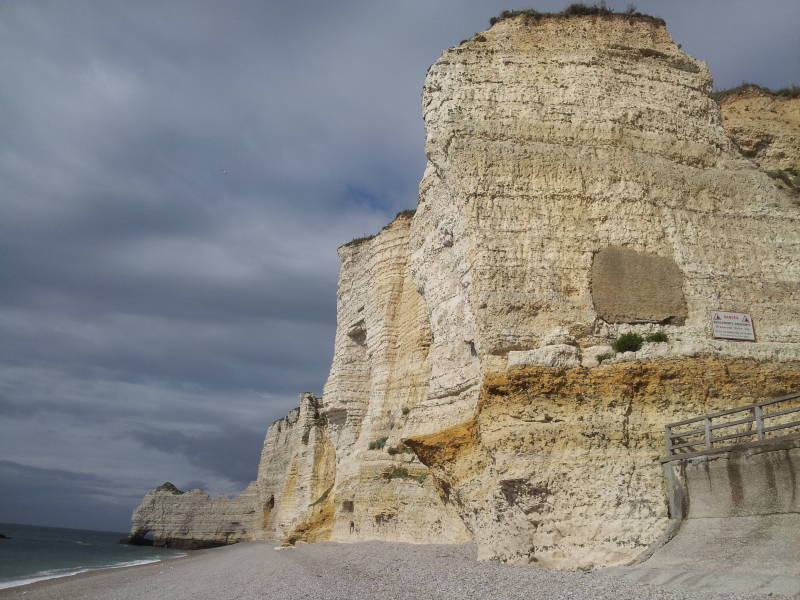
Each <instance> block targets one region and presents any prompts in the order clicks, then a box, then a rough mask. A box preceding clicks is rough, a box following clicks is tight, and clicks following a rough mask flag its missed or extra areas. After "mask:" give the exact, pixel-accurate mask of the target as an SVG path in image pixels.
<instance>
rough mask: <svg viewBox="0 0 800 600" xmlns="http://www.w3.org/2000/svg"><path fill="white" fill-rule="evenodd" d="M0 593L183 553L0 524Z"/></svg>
mask: <svg viewBox="0 0 800 600" xmlns="http://www.w3.org/2000/svg"><path fill="white" fill-rule="evenodd" d="M0 534H2V535H4V536H6V537H7V539H0V589H6V588H12V587H18V586H21V585H27V584H29V583H36V582H37V581H45V580H47V579H56V578H59V577H70V576H72V575H77V574H79V573H86V572H88V571H97V570H100V569H116V568H120V567H132V566H136V565H145V564H148V563H155V562H159V561H161V560H165V559H170V558H178V557H180V556H186V553H185V552H179V551H175V550H168V549H165V548H153V547H150V546H129V545H127V544H120V543H119V541H120V540H121V539H122V538H124V537H125V536H126V535H127V534H125V533H117V532H113V531H94V530H89V529H68V528H64V527H44V526H40V525H23V524H18V523H0Z"/></svg>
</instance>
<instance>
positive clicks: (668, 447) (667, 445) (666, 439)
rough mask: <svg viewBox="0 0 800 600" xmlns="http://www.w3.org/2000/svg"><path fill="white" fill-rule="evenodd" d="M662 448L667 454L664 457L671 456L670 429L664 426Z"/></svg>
mask: <svg viewBox="0 0 800 600" xmlns="http://www.w3.org/2000/svg"><path fill="white" fill-rule="evenodd" d="M664 447H665V450H666V451H667V453H666V454H665V455H664V456H668V457H669V456H672V428H671V427H670V426H669V425H664Z"/></svg>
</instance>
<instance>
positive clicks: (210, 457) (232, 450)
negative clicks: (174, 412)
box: [130, 427, 264, 487]
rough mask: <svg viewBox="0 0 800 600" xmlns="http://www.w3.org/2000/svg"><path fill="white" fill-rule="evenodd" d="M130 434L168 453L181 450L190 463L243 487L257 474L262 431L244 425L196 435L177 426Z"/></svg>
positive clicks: (148, 445) (143, 443)
mask: <svg viewBox="0 0 800 600" xmlns="http://www.w3.org/2000/svg"><path fill="white" fill-rule="evenodd" d="M130 435H131V436H132V437H133V438H134V439H135V440H137V441H138V442H139V443H141V444H142V445H144V446H147V447H151V448H156V449H158V450H161V451H162V452H167V453H169V454H172V453H179V454H182V455H184V456H185V457H186V458H187V459H188V460H189V462H190V463H192V464H194V465H196V466H198V467H200V468H202V469H205V470H207V471H210V472H212V473H216V474H217V475H220V476H222V477H226V478H228V479H230V480H231V481H233V482H234V483H237V484H239V485H240V486H241V487H244V486H246V485H247V484H248V483H249V482H251V481H253V480H254V479H255V478H256V472H257V470H258V457H259V456H260V455H261V445H262V443H263V441H264V432H263V431H253V430H250V429H245V428H243V427H226V428H225V429H217V430H215V431H210V432H203V433H197V434H194V435H189V434H186V433H185V432H184V431H180V430H174V429H173V430H164V429H151V430H147V431H132V432H130ZM232 457H233V459H232ZM237 459H238V460H237Z"/></svg>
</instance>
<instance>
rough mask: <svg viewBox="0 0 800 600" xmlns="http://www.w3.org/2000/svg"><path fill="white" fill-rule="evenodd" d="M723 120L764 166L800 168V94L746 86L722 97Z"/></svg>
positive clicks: (749, 154) (742, 146)
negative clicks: (787, 94) (780, 93)
mask: <svg viewBox="0 0 800 600" xmlns="http://www.w3.org/2000/svg"><path fill="white" fill-rule="evenodd" d="M719 105H720V109H721V111H722V123H723V125H724V126H725V130H726V131H727V132H728V135H730V136H731V138H732V139H733V141H734V142H735V143H736V145H737V146H738V147H739V149H740V150H741V152H742V154H743V155H744V156H746V157H748V158H752V159H753V161H754V162H755V163H756V164H757V165H758V166H759V167H761V168H762V169H780V170H784V171H798V172H800V98H791V97H788V96H780V95H777V94H774V93H772V92H770V91H769V90H766V89H764V88H761V87H758V86H745V87H743V88H741V89H739V91H737V92H736V93H732V94H728V95H725V96H724V97H723V98H721V99H720V101H719Z"/></svg>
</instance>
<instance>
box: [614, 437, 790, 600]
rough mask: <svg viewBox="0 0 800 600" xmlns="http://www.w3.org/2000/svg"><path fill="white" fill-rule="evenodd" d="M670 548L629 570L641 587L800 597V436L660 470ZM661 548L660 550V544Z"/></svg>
mask: <svg viewBox="0 0 800 600" xmlns="http://www.w3.org/2000/svg"><path fill="white" fill-rule="evenodd" d="M664 471H665V476H666V480H667V490H668V495H669V501H670V511H671V514H672V515H673V516H676V517H677V518H676V519H675V521H674V522H673V525H672V531H671V536H669V535H668V536H667V538H669V539H668V541H666V540H662V541H661V542H662V544H663V545H661V546H660V547H658V548H654V549H651V550H650V552H649V553H647V554H649V557H648V558H646V560H644V561H642V562H640V563H639V564H636V565H632V566H629V567H618V568H614V569H608V570H607V571H608V572H611V573H613V574H616V575H621V576H623V577H625V578H627V579H632V580H635V581H639V582H645V583H653V584H660V585H670V586H676V587H682V588H687V589H692V590H696V591H707V592H739V593H742V592H751V593H763V594H769V593H772V594H781V595H786V596H797V597H800V437H797V436H796V437H794V438H793V439H784V440H776V441H766V442H759V443H757V444H750V445H747V446H741V447H730V448H727V449H725V450H722V451H720V452H719V453H716V454H710V455H707V456H700V457H695V458H688V459H682V460H675V461H672V462H668V463H666V464H665V465H664ZM665 541H666V543H664V542H665Z"/></svg>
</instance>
